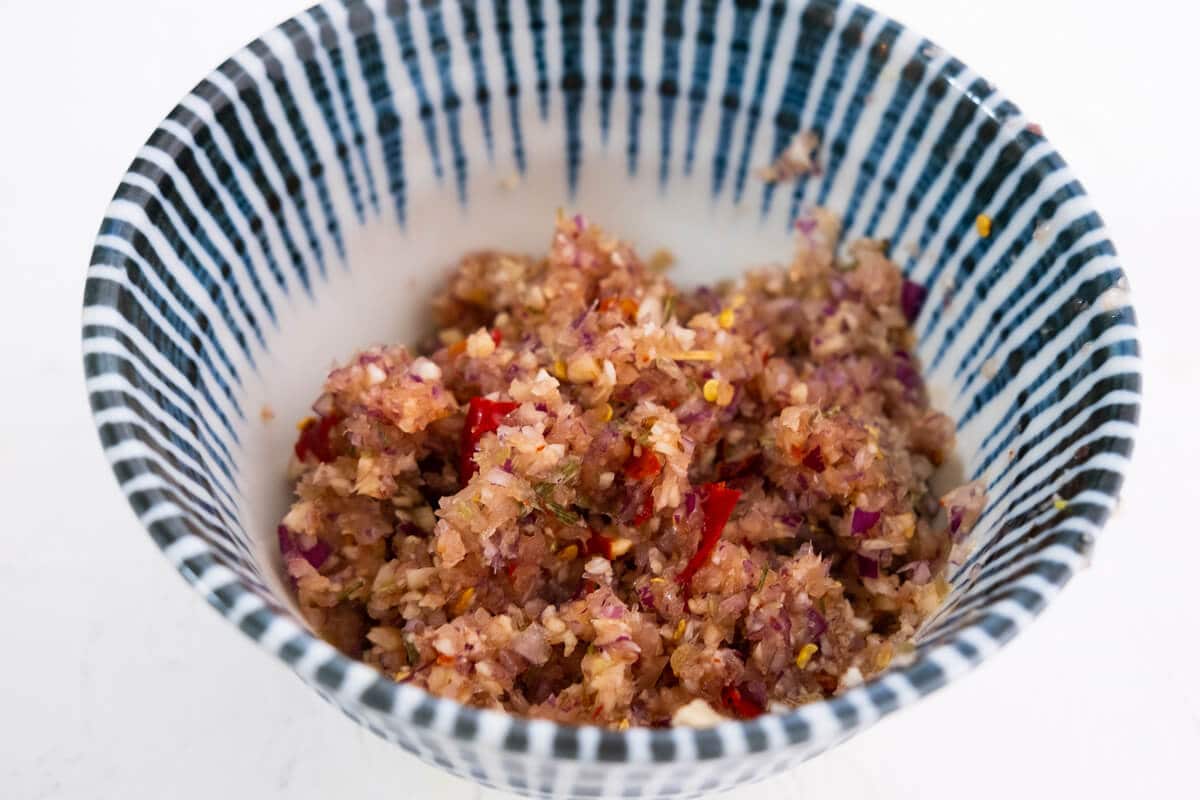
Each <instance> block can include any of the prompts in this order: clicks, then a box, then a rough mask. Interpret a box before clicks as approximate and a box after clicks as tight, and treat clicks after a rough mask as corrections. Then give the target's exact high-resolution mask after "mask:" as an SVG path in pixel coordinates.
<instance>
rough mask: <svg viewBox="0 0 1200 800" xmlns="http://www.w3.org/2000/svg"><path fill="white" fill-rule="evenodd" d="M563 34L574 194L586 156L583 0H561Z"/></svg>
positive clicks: (569, 179) (565, 105)
mask: <svg viewBox="0 0 1200 800" xmlns="http://www.w3.org/2000/svg"><path fill="white" fill-rule="evenodd" d="M559 20H560V26H561V36H562V93H563V113H564V115H565V118H566V123H567V124H566V137H567V140H566V158H567V193H568V196H570V197H571V198H574V197H575V185H576V182H577V180H578V177H579V162H580V159H581V158H582V156H583V135H582V133H581V131H580V120H579V116H580V113H581V112H582V111H583V94H584V88H585V78H584V74H583V3H582V1H581V0H562V1H561V2H560V3H559Z"/></svg>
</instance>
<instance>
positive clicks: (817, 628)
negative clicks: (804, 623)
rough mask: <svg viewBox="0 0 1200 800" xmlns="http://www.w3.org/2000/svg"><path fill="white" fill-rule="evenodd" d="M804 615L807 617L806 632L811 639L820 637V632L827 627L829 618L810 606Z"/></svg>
mask: <svg viewBox="0 0 1200 800" xmlns="http://www.w3.org/2000/svg"><path fill="white" fill-rule="evenodd" d="M805 615H806V616H807V617H808V633H809V635H810V636H812V638H813V639H817V638H820V636H821V634H823V633H824V632H825V631H826V630H828V629H829V620H827V619H825V615H824V614H822V613H821V612H820V611H817V610H816V609H815V608H812V607H811V606H810V607H809V609H808V611H806V612H805Z"/></svg>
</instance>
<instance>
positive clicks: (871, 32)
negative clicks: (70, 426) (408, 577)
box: [83, 0, 1140, 797]
mask: <svg viewBox="0 0 1200 800" xmlns="http://www.w3.org/2000/svg"><path fill="white" fill-rule="evenodd" d="M804 130H811V131H813V132H815V133H816V134H817V136H818V138H819V141H820V145H819V148H818V153H817V162H818V165H819V169H818V170H816V171H815V172H813V173H811V174H809V175H807V176H805V177H802V178H800V179H799V180H797V181H795V182H794V183H770V184H767V183H763V182H762V181H761V180H760V178H759V176H758V169H759V168H760V167H762V166H764V165H766V164H769V163H770V162H771V161H772V160H773V158H774V157H775V156H776V155H777V154H779V153H780V152H781V151H782V150H783V149H784V148H786V146H787V145H788V143H789V142H790V141H791V140H792V138H793V137H794V136H795V135H796V134H797V133H798V132H800V131H804ZM818 204H819V205H823V206H827V207H829V208H831V209H833V210H835V211H837V212H839V213H840V214H841V215H842V216H843V218H844V220H845V228H846V232H847V234H846V235H847V236H848V237H851V238H856V237H861V236H870V237H875V238H886V239H888V240H889V242H890V247H891V253H892V255H893V257H894V258H896V259H897V260H898V261H899V263H900V264H901V265H902V267H903V269H904V271H905V272H906V274H907V275H908V276H909V277H910V278H911V279H912V280H914V281H916V282H918V283H920V284H922V285H924V286H926V287H928V290H929V300H928V301H927V302H926V303H925V306H924V308H923V310H922V312H921V314H920V316H919V318H918V319H917V321H916V323H915V328H916V331H917V334H918V339H919V344H918V354H919V356H920V357H921V359H922V361H923V364H924V366H925V370H926V374H927V378H928V381H929V384H930V386H931V389H932V393H933V397H934V402H935V405H937V406H938V407H939V408H941V409H943V410H945V411H947V412H948V413H950V414H951V416H952V417H953V418H954V419H955V420H956V423H957V426H958V449H957V457H958V462H959V468H960V470H961V472H962V473H964V475H965V476H966V477H968V478H983V479H984V480H986V481H987V484H988V493H989V499H990V502H989V504H988V508H987V510H986V512H985V515H984V517H983V519H982V522H981V523H980V525H979V526H978V528H977V530H976V532H975V533H974V534H973V539H972V547H973V549H972V552H971V554H970V556H969V557H968V558H967V559H966V561H965V562H964V563H962V564H960V565H958V566H957V567H955V569H954V570H953V573H952V581H951V582H952V585H953V591H952V592H951V594H950V596H949V597H948V598H947V601H946V603H945V605H944V607H943V608H941V609H940V610H939V611H938V612H937V614H936V615H935V616H934V617H933V618H932V619H931V620H930V621H929V622H928V624H926V625H925V626H924V627H923V629H922V631H921V633H920V637H919V640H918V645H919V647H918V649H917V652H916V655H915V658H914V659H913V660H912V661H911V662H909V663H907V664H904V665H897V666H895V667H894V668H892V669H891V670H890V671H888V672H886V673H885V674H883V675H882V676H880V677H879V678H877V679H875V680H872V681H870V682H868V683H865V684H863V685H860V686H858V687H856V688H854V689H852V690H850V691H847V692H845V693H843V694H842V695H840V696H838V697H836V698H834V699H831V700H828V701H825V702H819V703H814V704H811V705H806V706H803V707H800V708H797V709H795V710H792V711H789V712H787V713H780V714H769V715H766V716H763V717H760V718H758V719H754V720H750V721H744V722H728V723H725V724H722V725H719V726H717V727H713V728H707V729H687V728H679V729H656V730H649V729H632V730H628V731H624V732H621V731H612V730H602V729H599V728H595V727H586V726H584V727H572V726H567V725H559V724H554V723H550V722H547V721H531V720H526V719H519V718H515V717H510V716H507V715H505V714H501V713H496V712H491V711H481V710H477V709H473V708H467V707H463V706H460V705H458V704H456V703H454V702H452V701H449V700H445V699H441V698H438V697H434V696H431V695H429V694H426V693H425V692H423V691H422V690H420V689H417V688H414V687H412V686H407V685H398V684H396V683H393V682H392V681H390V680H388V679H385V678H384V677H383V676H381V675H380V674H378V673H376V672H375V671H374V670H373V669H371V668H370V667H367V666H365V665H363V664H360V663H357V662H355V661H352V660H349V659H347V658H345V657H343V656H342V655H341V654H339V653H338V652H337V651H335V650H334V649H333V648H331V647H329V646H328V645H326V644H325V643H324V642H322V641H321V640H319V639H317V638H314V636H313V635H312V634H311V633H310V632H309V631H308V630H307V629H306V628H305V626H304V625H303V623H302V622H301V621H300V618H299V616H298V614H297V611H296V607H295V604H294V602H293V600H292V598H291V596H290V593H289V590H288V588H287V586H286V584H285V582H284V580H283V576H282V569H281V563H280V557H279V554H278V552H277V549H276V547H275V545H274V541H275V539H274V531H275V524H276V522H277V520H278V519H279V518H280V516H281V514H282V512H283V511H284V509H285V508H286V506H287V503H288V495H289V492H288V486H287V484H286V482H285V480H284V466H285V461H286V454H287V451H288V448H289V446H290V443H291V440H292V438H293V437H294V430H293V428H292V425H291V423H292V422H293V421H295V420H297V419H299V418H301V417H302V416H304V414H305V413H306V411H307V409H306V404H307V402H308V400H309V399H311V398H312V397H315V396H316V394H317V389H318V386H319V384H320V381H321V379H322V378H323V373H324V371H325V368H326V367H327V366H328V365H329V363H330V362H331V361H333V360H334V359H336V358H344V357H346V356H347V355H348V354H350V353H351V352H353V351H354V350H355V349H357V348H359V347H361V346H364V345H366V344H368V343H372V342H380V341H405V340H412V339H413V338H414V337H415V335H416V333H417V332H418V331H419V330H421V328H422V326H423V325H424V324H425V321H426V309H425V298H427V297H428V296H429V295H430V293H431V292H432V291H433V289H434V287H435V286H436V285H437V282H438V281H439V279H440V277H441V275H442V274H443V272H442V270H443V268H445V267H447V266H448V265H450V264H451V263H452V262H453V261H454V260H455V258H456V257H457V256H458V255H460V254H461V253H462V252H464V251H466V250H469V249H472V248H475V247H481V246H487V245H491V246H495V245H503V246H505V247H508V248H513V249H518V250H526V251H530V252H535V251H539V250H542V249H543V248H544V247H545V245H546V242H547V241H548V237H549V231H550V225H551V220H552V218H553V214H554V212H555V210H556V209H557V208H559V207H569V208H575V209H581V210H584V211H586V212H587V213H588V214H589V215H590V216H592V217H593V218H595V219H596V220H598V221H599V222H601V223H603V224H604V225H605V226H607V227H608V228H610V229H611V230H613V231H616V232H619V233H620V234H622V235H623V236H626V237H629V238H630V239H632V240H633V241H634V243H635V244H637V245H638V246H640V247H642V248H643V249H644V251H647V252H648V251H649V250H650V249H652V248H655V247H659V246H664V247H669V248H671V249H672V250H673V251H674V252H675V254H676V255H677V257H678V263H679V265H680V266H679V267H678V270H679V272H678V273H677V274H676V276H675V277H676V278H677V279H679V280H681V281H684V282H695V281H700V280H710V279H713V278H717V277H720V276H722V275H728V274H731V273H734V272H736V271H739V270H741V269H743V268H744V267H745V266H746V265H748V264H751V263H760V262H769V261H773V260H778V259H781V258H783V257H785V255H786V254H787V253H789V252H790V246H791V236H792V230H791V229H792V225H793V220H794V219H795V217H796V215H797V214H798V212H799V210H800V209H803V208H808V207H811V206H813V205H818ZM989 226H990V230H989V229H988V228H989ZM83 350H84V364H85V369H86V374H87V389H88V392H89V397H90V401H91V405H92V408H93V410H94V414H95V421H96V426H97V428H98V430H99V433H100V438H101V441H102V443H103V446H104V449H105V452H106V454H107V455H108V458H109V460H110V462H111V464H112V468H113V471H114V473H115V474H116V477H117V480H118V482H119V483H120V487H121V490H122V491H123V492H124V493H125V494H126V496H127V497H128V498H129V501H130V503H131V504H132V505H133V507H134V509H135V510H136V512H137V515H138V517H139V519H140V521H141V523H142V525H143V527H145V529H146V530H147V531H148V532H149V534H150V536H151V537H152V538H153V539H154V541H155V542H156V543H157V544H158V546H159V547H160V548H161V549H162V552H163V555H164V556H165V557H166V559H167V560H168V561H169V562H170V563H171V564H172V565H173V566H174V567H175V568H176V569H177V570H178V571H179V572H180V573H181V574H182V575H183V577H184V578H185V579H186V580H187V581H188V583H190V584H191V585H192V586H193V587H194V588H195V590H196V591H198V592H199V593H200V594H201V595H203V596H204V597H205V599H207V600H208V602H209V603H210V604H211V605H212V606H213V607H214V608H215V609H217V611H218V612H219V613H221V614H222V615H223V616H224V617H225V618H226V619H228V620H229V622H230V623H231V624H232V625H234V626H235V627H237V628H238V629H239V630H241V631H242V632H243V633H244V634H245V635H247V636H249V637H251V638H252V639H254V640H255V641H256V642H258V643H259V644H260V645H261V646H262V649H263V652H264V653H267V654H270V655H271V656H273V657H275V658H278V659H279V660H280V661H281V662H283V663H284V664H286V665H287V666H288V667H289V668H290V669H291V670H292V671H294V672H295V674H297V675H298V676H299V677H300V678H301V679H302V680H304V681H305V682H306V683H308V684H309V685H311V686H312V687H313V688H314V689H315V690H316V691H317V693H318V694H320V695H321V696H322V697H324V698H325V699H326V700H328V701H329V702H331V703H333V704H334V705H335V706H337V707H338V708H340V709H342V710H343V711H344V712H345V713H346V714H348V715H349V716H350V717H352V718H353V719H355V720H356V721H358V722H360V723H361V724H363V725H365V726H367V727H368V728H369V729H370V730H372V731H373V732H375V733H376V734H378V735H379V736H382V737H384V738H385V739H388V740H389V741H392V742H395V743H396V744H398V745H399V746H400V747H402V748H404V749H405V750H407V751H409V752H411V753H414V754H416V755H418V756H419V757H420V758H422V759H424V760H425V761H428V762H430V763H434V764H438V765H440V766H442V767H444V768H446V769H448V770H450V771H452V772H454V773H456V774H458V775H461V776H463V777H466V778H469V779H473V780H475V781H478V782H480V783H483V784H486V785H489V786H494V787H501V788H504V789H509V790H513V791H517V792H521V793H526V794H530V795H535V796H543V797H567V796H596V795H601V794H603V795H622V796H636V797H667V796H688V795H695V794H699V793H703V792H705V791H709V790H715V789H726V788H729V787H732V786H735V785H738V784H741V783H745V782H749V781H753V780H757V779H760V778H763V777H765V776H767V775H769V774H772V773H774V772H777V771H779V770H782V769H784V768H787V767H789V766H791V765H794V764H797V763H799V762H801V761H803V760H805V759H807V758H810V757H812V756H814V755H816V754H817V753H820V752H821V751H823V750H825V749H827V748H829V747H830V746H832V745H834V744H836V743H838V742H840V741H842V740H844V739H846V738H847V737H849V736H852V735H854V734H855V733H858V732H859V731H862V730H864V729H865V728H867V727H869V726H870V725H872V724H873V723H874V722H875V721H877V720H878V719H880V718H881V717H882V716H884V715H886V714H889V713H892V712H893V711H895V710H897V709H899V708H901V707H902V706H905V705H908V704H911V703H914V702H916V701H917V700H919V699H920V698H921V697H923V696H925V695H927V694H929V693H930V692H932V691H934V690H936V689H938V688H939V687H942V686H944V685H946V684H947V683H949V682H950V681H952V680H954V679H955V678H957V677H959V676H961V675H962V674H964V673H965V672H967V671H968V670H969V669H970V668H971V667H972V666H974V665H975V664H978V663H979V662H980V661H981V660H983V659H984V658H986V657H987V656H988V655H989V654H990V653H992V652H993V651H994V650H996V648H997V647H999V646H1000V645H1001V644H1003V643H1004V642H1005V641H1007V640H1009V639H1010V638H1011V637H1012V636H1014V635H1015V634H1016V633H1017V632H1018V631H1019V630H1021V629H1022V628H1023V627H1024V626H1025V625H1027V624H1028V623H1029V622H1030V620H1032V618H1033V617H1034V616H1036V615H1037V613H1038V612H1039V611H1040V610H1041V609H1042V608H1044V607H1045V605H1046V604H1047V603H1048V602H1049V601H1050V599H1051V598H1052V597H1053V596H1054V595H1055V594H1056V593H1057V591H1058V590H1059V589H1060V588H1061V587H1062V586H1063V584H1064V583H1066V581H1067V580H1068V579H1069V578H1070V577H1071V575H1072V574H1074V573H1075V571H1076V570H1078V569H1080V568H1081V567H1082V566H1084V565H1085V564H1086V563H1087V560H1088V556H1089V552H1090V551H1091V549H1092V546H1093V542H1094V540H1095V537H1096V535H1097V533H1098V532H1099V530H1100V528H1101V526H1102V525H1103V523H1104V521H1105V519H1106V517H1107V516H1108V514H1109V511H1110V510H1111V508H1112V506H1113V504H1114V503H1115V500H1116V496H1117V493H1118V490H1119V488H1120V486H1121V482H1122V477H1123V473H1124V470H1125V469H1126V464H1127V462H1128V457H1129V453H1130V449H1131V446H1132V441H1133V436H1134V428H1135V425H1136V418H1137V412H1138V395H1139V387H1140V378H1139V371H1138V370H1139V367H1138V344H1137V336H1136V329H1135V323H1134V314H1133V310H1132V308H1131V307H1130V305H1129V303H1128V295H1127V291H1126V282H1125V278H1124V277H1123V274H1122V271H1121V268H1120V266H1119V260H1118V258H1117V256H1116V253H1115V251H1114V249H1113V246H1112V244H1111V243H1110V241H1109V238H1108V235H1107V233H1106V231H1105V228H1104V225H1103V223H1102V222H1101V220H1100V218H1099V216H1098V215H1097V214H1096V212H1095V210H1094V209H1093V207H1092V204H1091V202H1090V200H1089V199H1088V197H1087V195H1086V194H1085V193H1084V191H1083V189H1082V188H1081V186H1080V184H1079V182H1078V181H1077V180H1076V179H1075V178H1074V176H1073V175H1072V173H1071V171H1070V170H1069V169H1068V168H1067V166H1066V164H1065V162H1064V161H1063V159H1062V157H1061V156H1059V154H1058V153H1057V152H1056V151H1055V150H1054V148H1053V147H1052V146H1051V145H1050V144H1049V143H1048V142H1047V141H1046V139H1045V138H1044V137H1043V136H1042V134H1041V132H1040V130H1039V129H1038V127H1037V126H1036V125H1033V124H1030V123H1029V121H1028V120H1026V119H1025V117H1024V116H1022V114H1021V113H1020V111H1019V110H1018V109H1017V107H1016V106H1015V105H1013V103H1011V102H1010V101H1009V100H1008V99H1007V98H1005V97H1004V96H1003V95H1002V94H1000V93H999V92H998V91H997V90H996V89H995V88H994V87H993V86H992V85H991V84H990V83H988V82H987V81H986V80H985V79H984V78H982V77H980V76H978V75H976V74H975V73H973V72H972V71H971V70H970V69H969V68H967V67H966V66H964V65H963V63H962V62H960V61H958V60H957V59H955V58H953V57H952V56H950V55H948V54H947V53H945V52H944V51H942V50H941V49H939V48H938V47H936V46H935V45H933V44H932V43H931V42H929V41H928V40H926V39H924V38H922V37H921V36H920V35H918V34H916V33H914V32H912V31H910V30H907V29H905V28H904V27H903V26H901V25H899V24H897V23H896V22H894V21H892V20H890V19H888V18H887V17H885V16H881V15H879V14H877V13H875V12H873V11H871V10H869V9H867V8H864V7H862V6H859V5H856V4H853V3H849V2H846V3H840V2H832V1H831V0H813V2H808V3H801V2H798V1H796V2H754V1H750V2H702V3H687V2H667V3H654V2H647V1H646V0H630V2H627V3H616V2H611V1H606V0H600V2H598V3H589V4H586V5H585V4H584V3H581V2H573V1H572V0H559V1H558V2H555V0H540V1H539V0H531V1H530V2H509V0H478V1H471V2H467V1H466V0H463V2H450V1H449V0H447V1H446V2H437V0H430V1H429V2H422V3H419V4H417V3H396V2H384V0H368V1H367V2H361V1H360V0H345V2H327V3H324V4H322V5H319V6H316V7H313V8H311V9H310V10H308V11H305V12H303V13H301V14H298V15H297V16H295V17H293V18H292V19H289V20H288V21H286V22H284V23H283V24H282V25H280V26H279V27H277V28H275V29H274V30H272V31H270V32H268V33H266V34H265V35H263V36H262V37H261V38H259V39H257V40H255V41H254V42H252V43H251V44H250V45H249V46H247V47H246V48H245V49H243V50H241V51H240V52H238V53H237V54H236V55H234V56H233V57H232V58H230V59H229V60H228V61H226V62H225V63H223V64H221V66H219V67H218V68H217V69H216V70H214V71H213V72H212V73H211V74H210V75H209V76H208V77H207V78H205V79H204V80H203V81H202V82H201V83H199V84H198V85H197V86H196V88H195V89H193V90H192V91H191V92H190V93H189V94H188V95H187V96H186V97H185V98H183V100H182V101H181V102H180V103H179V105H178V106H177V107H176V108H175V109H174V110H173V111H172V112H171V113H170V114H169V115H168V116H167V118H166V119H165V120H163V122H162V123H161V124H160V125H159V126H158V128H157V129H156V130H155V131H154V133H153V134H152V135H151V136H150V138H149V140H148V141H147V142H146V144H145V146H144V147H143V148H142V150H141V151H140V152H139V153H138V156H137V158H136V160H135V161H134V163H133V164H132V166H131V167H130V168H129V171H128V172H127V174H126V175H125V176H124V177H123V179H122V180H121V184H120V186H119V188H118V189H117V192H116V195H115V197H114V199H113V201H112V204H111V206H110V207H109V209H108V211H107V213H106V215H105V218H104V220H103V223H102V225H101V229H100V232H99V235H98V237H97V239H96V244H95V250H94V252H93V256H92V262H91V266H90V270H89V274H88V280H87V286H86V292H85V298H84V308H83ZM272 413H273V415H274V417H275V419H274V420H273V421H270V420H268V417H270V416H271V415H272Z"/></svg>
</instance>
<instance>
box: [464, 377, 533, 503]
mask: <svg viewBox="0 0 1200 800" xmlns="http://www.w3.org/2000/svg"><path fill="white" fill-rule="evenodd" d="M520 405H521V404H520V403H512V402H508V401H505V400H488V399H487V398H486V397H472V398H471V403H470V407H469V408H468V409H467V423H466V424H465V425H464V426H463V432H462V447H461V452H460V453H459V457H460V460H459V464H458V479H459V482H461V483H466V482H467V481H469V480H471V476H472V475H474V474H475V471H476V470H477V469H478V467H477V466H476V465H475V450H476V449H477V448H478V447H479V440H480V439H482V438H483V437H484V434H488V433H492V432H494V431H495V430H496V429H497V428H499V427H500V421H501V420H503V419H504V418H505V417H506V416H508V415H509V414H511V413H512V412H513V411H516V410H517V409H518V408H519V407H520Z"/></svg>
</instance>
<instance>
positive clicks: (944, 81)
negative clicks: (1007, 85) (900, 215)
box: [865, 59, 963, 242]
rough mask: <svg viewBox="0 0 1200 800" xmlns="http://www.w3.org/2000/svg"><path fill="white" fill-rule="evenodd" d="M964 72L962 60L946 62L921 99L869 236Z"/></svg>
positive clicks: (878, 202)
mask: <svg viewBox="0 0 1200 800" xmlns="http://www.w3.org/2000/svg"><path fill="white" fill-rule="evenodd" d="M962 71H963V65H962V63H961V62H959V61H956V60H954V59H950V60H949V61H947V62H946V63H945V64H943V65H942V67H941V69H939V70H938V74H937V75H936V76H935V77H934V78H933V80H931V81H930V82H929V85H928V86H927V87H926V88H925V98H924V99H923V100H922V101H921V106H920V108H918V109H917V113H916V115H914V116H913V120H912V122H910V123H909V125H908V130H907V131H905V134H904V139H903V141H902V143H901V145H900V152H899V153H897V154H896V160H895V161H894V162H893V163H892V168H891V169H890V170H888V174H887V176H886V177H885V178H884V179H883V183H882V189H883V191H881V192H880V193H879V197H878V199H876V201H875V208H873V209H872V210H871V216H870V218H869V219H868V221H867V227H866V231H865V235H866V236H868V237H871V236H874V235H875V231H876V230H877V228H878V227H879V223H880V220H881V219H882V218H883V212H884V211H885V210H886V209H887V207H888V206H889V205H890V204H891V202H892V195H894V194H895V192H896V188H897V187H898V186H899V183H900V178H901V176H902V175H904V171H905V169H907V167H908V163H909V162H910V161H911V160H912V158H913V156H915V155H916V154H917V152H918V150H919V148H920V145H921V139H922V137H924V135H925V133H926V131H928V130H929V121H930V119H932V118H933V113H934V111H936V110H937V107H938V106H939V105H941V102H942V100H943V99H944V98H945V97H946V93H947V92H949V91H950V87H951V81H952V80H953V79H954V78H956V77H958V75H959V74H960V73H961V72H962ZM892 241H895V242H898V241H899V238H898V237H896V236H892Z"/></svg>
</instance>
